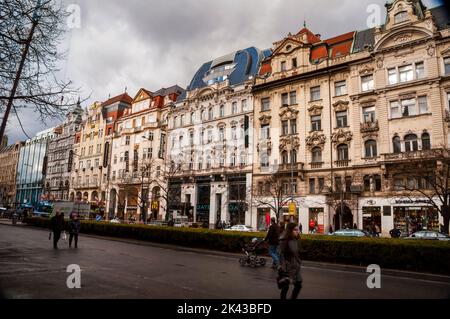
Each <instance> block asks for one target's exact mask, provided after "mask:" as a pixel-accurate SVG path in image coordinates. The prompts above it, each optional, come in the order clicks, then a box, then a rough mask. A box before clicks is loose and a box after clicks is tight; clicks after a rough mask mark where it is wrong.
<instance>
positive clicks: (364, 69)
mask: <svg viewBox="0 0 450 319" xmlns="http://www.w3.org/2000/svg"><path fill="white" fill-rule="evenodd" d="M358 71H359V74H360V75H362V76H364V75H369V74H372V73H373V71H375V68H374V67H373V66H372V65H370V64H364V65H362V66H361V67H360V68H359V70H358Z"/></svg>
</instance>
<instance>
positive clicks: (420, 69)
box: [416, 62, 425, 79]
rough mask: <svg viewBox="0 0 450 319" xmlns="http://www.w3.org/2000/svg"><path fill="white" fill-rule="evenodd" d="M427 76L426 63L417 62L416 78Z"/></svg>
mask: <svg viewBox="0 0 450 319" xmlns="http://www.w3.org/2000/svg"><path fill="white" fill-rule="evenodd" d="M424 77H425V65H424V64H423V62H418V63H416V79H423V78H424Z"/></svg>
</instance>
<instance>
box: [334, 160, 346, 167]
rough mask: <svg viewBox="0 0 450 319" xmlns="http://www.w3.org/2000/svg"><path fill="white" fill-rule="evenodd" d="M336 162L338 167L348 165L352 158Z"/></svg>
mask: <svg viewBox="0 0 450 319" xmlns="http://www.w3.org/2000/svg"><path fill="white" fill-rule="evenodd" d="M334 164H335V165H336V167H348V166H349V164H350V160H341V161H335V162H334Z"/></svg>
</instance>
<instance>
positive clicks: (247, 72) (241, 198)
mask: <svg viewBox="0 0 450 319" xmlns="http://www.w3.org/2000/svg"><path fill="white" fill-rule="evenodd" d="M263 57H264V53H263V52H261V51H259V50H258V49H256V48H253V47H252V48H248V49H245V50H240V51H237V52H233V53H231V54H229V55H226V56H223V57H220V58H217V59H215V60H213V61H209V62H207V63H205V64H203V65H202V66H201V68H200V69H199V70H198V71H197V73H196V74H195V76H194V78H193V79H192V81H191V83H190V85H189V87H188V88H187V91H186V92H185V94H183V95H182V96H180V97H179V98H178V101H177V103H176V107H175V108H174V109H173V110H171V112H170V114H169V139H168V145H167V146H168V150H167V159H166V160H167V161H168V164H169V165H171V166H172V168H173V171H175V172H176V174H175V176H172V177H173V178H171V179H170V181H169V183H170V188H171V190H172V196H171V197H172V201H171V202H169V211H170V212H172V213H173V212H177V213H178V214H182V215H187V216H188V217H189V220H190V221H195V222H197V223H198V224H200V225H203V226H210V227H214V225H215V224H216V223H217V222H218V221H231V222H234V223H241V224H243V223H245V224H251V223H252V222H251V221H252V216H251V211H250V205H248V203H250V201H251V193H250V189H251V183H252V157H253V155H252V151H253V146H252V144H253V143H252V142H253V135H252V131H251V130H249V128H251V127H253V96H252V92H251V84H252V79H253V77H254V76H255V75H257V72H258V67H259V63H260V60H261V59H262V58H263Z"/></svg>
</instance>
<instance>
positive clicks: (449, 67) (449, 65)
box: [444, 57, 450, 75]
mask: <svg viewBox="0 0 450 319" xmlns="http://www.w3.org/2000/svg"><path fill="white" fill-rule="evenodd" d="M444 70H445V74H446V75H449V74H450V57H447V58H445V59H444Z"/></svg>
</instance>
